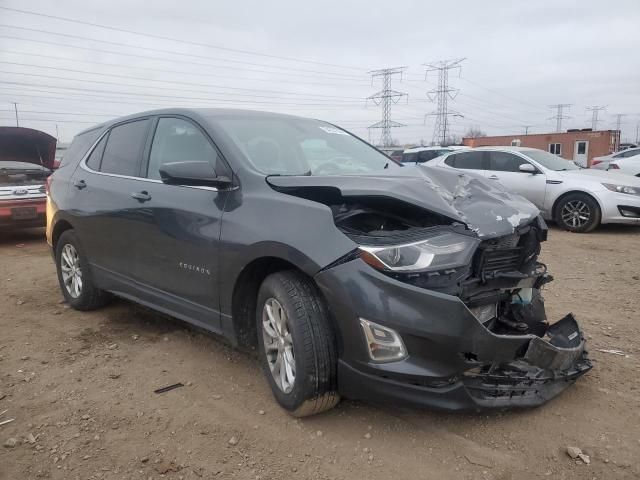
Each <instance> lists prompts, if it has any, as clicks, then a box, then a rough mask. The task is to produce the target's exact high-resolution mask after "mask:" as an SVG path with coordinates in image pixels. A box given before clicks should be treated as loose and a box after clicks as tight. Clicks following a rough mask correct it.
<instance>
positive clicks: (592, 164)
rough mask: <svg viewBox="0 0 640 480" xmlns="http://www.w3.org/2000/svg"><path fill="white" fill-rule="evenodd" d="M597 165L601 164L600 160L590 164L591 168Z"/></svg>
mask: <svg viewBox="0 0 640 480" xmlns="http://www.w3.org/2000/svg"><path fill="white" fill-rule="evenodd" d="M599 163H602V160H594V161H593V162H591V166H592V167H593V166H595V165H598V164H599Z"/></svg>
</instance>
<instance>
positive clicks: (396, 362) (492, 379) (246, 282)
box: [47, 109, 591, 416]
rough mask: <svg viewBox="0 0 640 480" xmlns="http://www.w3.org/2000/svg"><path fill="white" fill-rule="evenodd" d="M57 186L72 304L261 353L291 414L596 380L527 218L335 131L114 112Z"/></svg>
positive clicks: (481, 184) (448, 176) (59, 233)
mask: <svg viewBox="0 0 640 480" xmlns="http://www.w3.org/2000/svg"><path fill="white" fill-rule="evenodd" d="M47 191H48V203H47V241H48V243H49V244H50V246H51V248H52V251H53V255H54V258H55V263H56V267H57V273H58V280H59V283H60V287H61V289H62V293H63V295H64V297H65V299H66V301H67V302H68V303H69V305H70V306H71V307H73V308H75V309H78V310H91V309H95V308H98V307H100V306H102V305H104V304H105V302H106V301H107V300H108V298H109V297H110V296H111V295H116V296H119V297H123V298H125V299H129V300H132V301H134V302H138V303H140V304H143V305H146V306H148V307H150V308H152V309H155V310H158V311H160V312H164V313H166V314H169V315H172V316H174V317H177V318H179V319H182V320H185V321H187V322H189V323H192V324H194V325H197V326H199V327H202V328H204V329H207V330H209V331H212V332H215V333H217V334H220V335H222V336H224V337H225V338H226V339H228V341H230V342H231V343H232V344H233V345H236V346H239V347H244V348H249V349H252V348H255V349H256V350H257V352H258V358H259V361H260V362H261V364H262V366H263V368H264V372H265V376H266V378H267V381H268V383H269V385H270V387H271V390H272V391H273V395H274V397H275V399H276V400H277V402H278V403H279V404H280V405H281V406H282V407H283V408H284V409H286V410H287V411H289V412H290V413H291V414H293V415H296V416H303V415H311V414H314V413H318V412H321V411H323V410H327V409H329V408H331V407H333V406H334V405H336V404H337V403H338V401H339V399H340V396H345V397H348V398H353V399H361V400H366V401H371V402H393V403H395V404H406V405H413V406H430V407H435V408H443V409H449V410H463V409H477V408H481V407H530V406H536V405H540V404H542V403H544V402H545V401H547V400H549V399H551V398H553V397H554V396H556V395H558V394H559V393H560V392H561V391H563V390H564V389H565V388H566V387H567V386H569V385H571V384H572V383H574V382H575V380H576V379H577V378H578V377H580V376H581V375H582V374H584V373H585V372H587V371H588V370H589V369H590V368H591V363H590V361H589V359H588V358H587V354H586V351H585V339H584V336H583V333H582V331H581V330H580V328H579V327H578V324H577V323H576V320H575V319H574V317H573V315H572V314H567V315H566V316H565V317H564V318H562V319H561V320H559V321H558V322H555V323H551V324H550V323H549V322H548V321H547V318H546V315H545V309H544V300H543V298H542V296H541V289H542V287H543V285H545V284H546V283H548V282H550V281H551V280H552V276H551V275H550V274H549V273H548V272H547V267H546V266H545V265H544V264H542V263H540V262H539V261H538V254H539V253H540V245H541V242H543V241H544V240H546V237H547V227H546V225H545V222H544V220H543V219H542V217H541V216H540V214H539V211H538V210H537V209H536V207H535V206H534V205H533V204H531V203H529V202H528V201H527V200H525V199H524V198H522V197H520V196H519V195H516V194H512V193H509V192H508V191H506V190H505V189H504V188H503V187H500V186H497V185H495V184H490V183H489V182H488V181H485V180H484V179H482V178H480V177H479V176H475V175H473V174H466V173H461V172H457V171H453V170H450V169H444V168H441V167H429V166H425V165H408V166H403V165H401V164H399V163H396V162H395V161H394V160H392V159H390V158H389V157H387V156H385V155H384V154H383V153H381V152H380V151H379V150H377V149H376V148H374V147H372V146H370V145H369V144H367V143H366V142H364V141H362V140H360V139H359V138H358V137H356V136H354V135H352V134H350V133H349V132H347V131H345V130H343V129H341V128H339V127H337V126H335V125H332V124H330V123H326V122H323V121H319V120H312V119H306V118H299V117H294V116H288V115H280V114H272V113H265V112H253V111H240V110H224V109H194V110H192V109H188V110H187V109H170V110H159V111H152V112H146V113H141V114H138V115H133V116H129V117H126V118H120V119H117V120H114V121H111V122H108V123H105V124H102V125H99V126H97V127H95V128H91V129H89V130H86V131H84V132H82V133H80V134H78V135H77V136H76V137H75V139H74V140H73V143H72V144H71V146H70V148H69V150H68V152H67V154H66V155H65V158H64V161H63V163H62V165H61V166H60V168H59V169H58V170H57V171H56V172H55V173H54V174H53V175H52V176H51V177H50V179H49V181H48V182H47Z"/></svg>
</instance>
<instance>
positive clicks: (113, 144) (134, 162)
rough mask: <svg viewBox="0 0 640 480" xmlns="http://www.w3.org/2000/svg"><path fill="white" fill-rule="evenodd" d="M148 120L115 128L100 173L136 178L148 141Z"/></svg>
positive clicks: (106, 148) (108, 142)
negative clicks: (145, 144) (143, 150)
mask: <svg viewBox="0 0 640 480" xmlns="http://www.w3.org/2000/svg"><path fill="white" fill-rule="evenodd" d="M148 124H149V121H148V120H136V121H134V122H129V123H125V124H123V125H118V126H117V127H114V128H113V129H112V130H111V132H110V133H109V139H108V140H107V145H106V147H105V149H104V154H103V156H102V163H101V165H100V171H101V172H104V173H115V174H117V175H127V176H129V177H136V176H138V173H139V165H140V156H141V153H142V149H143V148H144V143H145V140H146V133H147V126H148Z"/></svg>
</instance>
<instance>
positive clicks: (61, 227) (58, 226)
mask: <svg viewBox="0 0 640 480" xmlns="http://www.w3.org/2000/svg"><path fill="white" fill-rule="evenodd" d="M67 230H73V225H71V223H69V222H68V221H67V220H64V219H60V220H58V221H57V222H56V223H55V225H54V226H53V230H52V231H51V246H52V247H53V248H54V250H55V248H56V244H57V243H58V239H59V238H60V236H61V235H62V234H63V233H64V232H66V231H67Z"/></svg>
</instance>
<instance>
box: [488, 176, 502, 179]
mask: <svg viewBox="0 0 640 480" xmlns="http://www.w3.org/2000/svg"><path fill="white" fill-rule="evenodd" d="M489 180H500V179H499V178H498V176H497V175H491V176H490V177H489Z"/></svg>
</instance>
